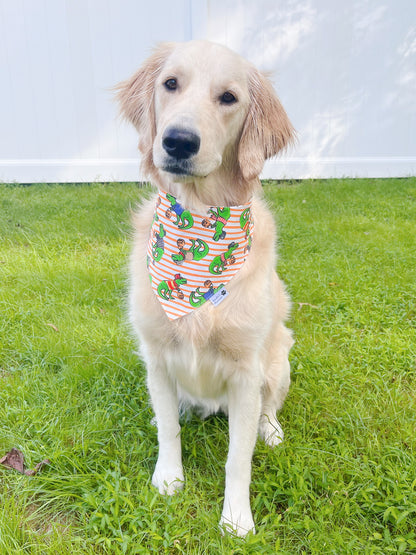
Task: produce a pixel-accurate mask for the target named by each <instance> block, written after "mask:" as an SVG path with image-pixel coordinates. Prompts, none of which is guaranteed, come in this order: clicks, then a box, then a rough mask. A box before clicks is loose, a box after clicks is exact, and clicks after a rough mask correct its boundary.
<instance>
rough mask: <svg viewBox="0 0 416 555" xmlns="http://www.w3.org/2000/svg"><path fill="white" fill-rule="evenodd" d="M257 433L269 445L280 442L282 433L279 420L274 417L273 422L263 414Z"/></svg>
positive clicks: (272, 445)
mask: <svg viewBox="0 0 416 555" xmlns="http://www.w3.org/2000/svg"><path fill="white" fill-rule="evenodd" d="M259 435H260V437H261V438H262V439H263V440H264V442H265V443H266V445H269V447H276V445H279V443H282V441H283V438H284V433H283V430H282V427H281V425H280V423H279V421H278V420H277V419H276V418H274V419H273V422H271V421H270V419H268V418H267V417H265V416H263V417H262V418H261V420H260V427H259Z"/></svg>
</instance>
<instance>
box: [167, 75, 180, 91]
mask: <svg viewBox="0 0 416 555" xmlns="http://www.w3.org/2000/svg"><path fill="white" fill-rule="evenodd" d="M165 87H166V88H167V89H168V91H176V89H177V88H178V82H177V80H176V79H174V78H173V77H171V78H170V79H168V80H167V81H165Z"/></svg>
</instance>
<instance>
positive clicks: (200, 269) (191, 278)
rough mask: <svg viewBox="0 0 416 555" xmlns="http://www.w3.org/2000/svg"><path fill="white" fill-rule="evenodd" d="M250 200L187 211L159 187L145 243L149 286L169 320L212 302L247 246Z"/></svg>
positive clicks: (240, 263) (222, 294)
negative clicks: (235, 204) (149, 230)
mask: <svg viewBox="0 0 416 555" xmlns="http://www.w3.org/2000/svg"><path fill="white" fill-rule="evenodd" d="M253 229H254V223H253V219H252V215H251V203H248V204H245V205H242V206H229V207H213V206H211V207H209V206H207V209H206V210H205V211H204V212H201V213H196V212H190V211H189V210H187V209H186V208H184V207H183V206H182V205H181V204H180V203H179V202H178V201H177V199H176V198H175V197H174V196H173V195H171V194H169V193H165V192H164V191H159V196H158V198H157V202H156V211H155V215H154V218H153V225H152V229H151V232H150V237H149V243H148V247H147V264H148V268H149V273H150V279H151V283H152V288H153V291H154V293H155V294H156V296H157V298H158V299H159V301H160V303H161V304H162V307H163V309H164V310H165V312H166V314H167V316H168V318H169V319H170V320H175V319H176V318H180V317H181V316H184V315H185V314H188V313H189V312H191V311H192V310H194V309H196V308H198V307H199V306H201V305H203V304H204V303H205V302H206V301H208V300H209V301H210V302H211V303H213V304H214V306H216V305H218V304H219V303H220V302H221V301H222V300H223V299H224V298H225V297H226V296H227V294H228V293H227V290H226V288H225V286H226V285H227V283H228V282H229V281H230V280H231V279H232V278H233V277H234V276H235V274H236V273H237V272H238V270H240V268H241V267H242V266H243V264H244V262H245V260H246V258H247V256H248V253H249V251H250V248H251V241H252V237H253Z"/></svg>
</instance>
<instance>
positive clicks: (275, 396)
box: [259, 324, 293, 447]
mask: <svg viewBox="0 0 416 555" xmlns="http://www.w3.org/2000/svg"><path fill="white" fill-rule="evenodd" d="M292 344H293V339H292V335H291V333H290V331H289V330H288V329H287V328H285V327H284V326H283V324H279V326H278V327H277V329H276V333H275V336H274V340H273V343H272V346H271V348H270V351H269V354H268V355H269V356H268V363H267V365H266V368H265V383H264V386H263V406H262V411H261V417H260V423H259V435H260V437H261V438H262V439H264V441H265V442H266V443H267V444H268V445H270V446H271V447H274V446H275V445H278V444H279V443H281V442H282V441H283V430H282V427H281V426H280V423H279V421H278V419H277V417H276V412H277V411H279V410H280V409H281V408H282V406H283V402H284V400H285V398H286V395H287V392H288V390H289V385H290V364H289V360H288V355H289V350H290V348H291V346H292Z"/></svg>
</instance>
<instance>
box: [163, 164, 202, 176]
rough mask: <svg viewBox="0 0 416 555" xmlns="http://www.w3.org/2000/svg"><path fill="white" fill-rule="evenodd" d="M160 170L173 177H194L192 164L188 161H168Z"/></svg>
mask: <svg viewBox="0 0 416 555" xmlns="http://www.w3.org/2000/svg"><path fill="white" fill-rule="evenodd" d="M162 170H163V171H165V172H168V173H171V174H173V175H177V176H183V177H192V176H193V175H194V172H193V169H192V164H190V162H189V161H188V160H168V161H167V162H166V163H165V164H164V165H163V166H162Z"/></svg>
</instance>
